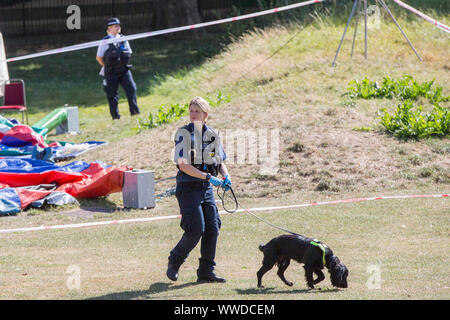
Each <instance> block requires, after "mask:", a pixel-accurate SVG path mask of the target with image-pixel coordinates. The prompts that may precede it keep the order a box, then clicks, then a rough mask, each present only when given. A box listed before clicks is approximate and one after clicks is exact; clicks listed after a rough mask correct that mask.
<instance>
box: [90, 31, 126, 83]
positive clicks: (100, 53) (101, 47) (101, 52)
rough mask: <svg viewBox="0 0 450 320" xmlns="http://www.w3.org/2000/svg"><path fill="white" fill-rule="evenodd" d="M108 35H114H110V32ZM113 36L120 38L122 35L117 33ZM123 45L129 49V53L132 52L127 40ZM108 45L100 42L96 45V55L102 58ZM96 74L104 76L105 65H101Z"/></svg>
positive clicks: (115, 43)
mask: <svg viewBox="0 0 450 320" xmlns="http://www.w3.org/2000/svg"><path fill="white" fill-rule="evenodd" d="M108 35H109V36H110V37H114V36H112V35H110V34H108ZM115 37H116V38H120V37H123V35H121V34H117V35H116V36H115ZM113 44H114V45H117V42H113ZM123 45H124V47H125V48H127V49H128V50H129V51H130V54H131V53H133V51H132V50H131V47H130V43H129V42H128V40H127V41H125V43H124V44H123ZM108 47H109V44H100V45H99V46H98V48H97V57H102V58H103V56H104V55H105V52H106V50H108ZM98 74H99V75H101V76H102V77H104V76H105V67H102V68H101V69H100V72H99V73H98Z"/></svg>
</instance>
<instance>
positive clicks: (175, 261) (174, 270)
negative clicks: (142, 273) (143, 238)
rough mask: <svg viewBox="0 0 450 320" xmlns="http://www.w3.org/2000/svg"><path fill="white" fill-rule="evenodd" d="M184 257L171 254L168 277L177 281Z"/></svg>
mask: <svg viewBox="0 0 450 320" xmlns="http://www.w3.org/2000/svg"><path fill="white" fill-rule="evenodd" d="M183 262H184V259H182V258H180V257H178V256H175V255H174V254H172V253H171V254H170V256H169V264H168V265H167V272H166V275H167V277H168V278H169V279H170V280H172V281H177V279H178V270H179V269H180V266H181V265H182V264H183Z"/></svg>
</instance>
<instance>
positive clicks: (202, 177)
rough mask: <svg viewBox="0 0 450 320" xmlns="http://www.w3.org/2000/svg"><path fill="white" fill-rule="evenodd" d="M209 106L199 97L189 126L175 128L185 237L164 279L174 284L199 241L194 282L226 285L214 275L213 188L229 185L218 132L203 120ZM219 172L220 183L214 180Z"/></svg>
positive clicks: (215, 218) (215, 223)
mask: <svg viewBox="0 0 450 320" xmlns="http://www.w3.org/2000/svg"><path fill="white" fill-rule="evenodd" d="M209 108H210V107H209V104H208V102H207V101H205V100H204V99H202V98H200V97H196V98H194V99H192V100H191V102H190V103H189V120H190V123H189V124H188V125H186V126H183V127H181V128H179V129H178V131H177V133H176V137H175V157H174V161H175V163H176V164H177V167H178V173H177V186H176V198H177V200H178V204H179V207H180V212H181V222H180V226H181V228H182V229H183V230H184V234H183V236H182V238H181V240H180V241H179V242H178V244H177V245H176V246H175V247H174V248H173V249H172V250H171V251H170V255H169V264H168V268H167V272H166V274H167V277H168V278H169V279H170V280H172V281H176V280H177V279H178V270H179V268H180V266H181V264H182V263H183V262H184V261H185V260H186V258H187V257H188V255H189V253H190V252H191V251H192V250H193V249H194V248H195V247H196V245H197V244H198V242H199V241H200V239H201V248H200V254H201V257H200V259H199V260H200V263H199V267H198V269H197V277H198V278H197V282H225V279H224V278H221V277H218V276H217V275H216V274H215V273H214V266H215V265H216V264H215V262H214V258H215V255H216V244H217V238H218V236H219V229H220V225H221V221H220V217H219V212H218V210H217V206H216V202H215V200H214V189H213V187H212V186H216V187H223V188H225V189H227V188H229V187H230V186H231V181H230V178H229V174H228V169H227V167H226V165H225V163H224V162H223V161H224V160H225V159H226V155H225V152H224V151H223V148H222V145H221V144H220V139H219V136H218V135H217V133H216V132H215V131H214V130H213V129H212V128H211V127H209V126H207V125H206V123H205V121H206V119H207V117H208V113H209ZM218 173H220V174H221V175H222V176H223V177H224V178H223V180H221V179H219V178H217V175H218Z"/></svg>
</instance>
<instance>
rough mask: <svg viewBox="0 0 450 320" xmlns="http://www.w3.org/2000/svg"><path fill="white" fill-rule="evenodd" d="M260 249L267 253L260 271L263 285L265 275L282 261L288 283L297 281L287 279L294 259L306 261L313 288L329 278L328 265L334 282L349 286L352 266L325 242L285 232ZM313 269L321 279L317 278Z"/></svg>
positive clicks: (282, 273) (341, 286) (280, 272)
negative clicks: (334, 252)
mask: <svg viewBox="0 0 450 320" xmlns="http://www.w3.org/2000/svg"><path fill="white" fill-rule="evenodd" d="M259 250H261V251H262V252H263V253H264V259H263V262H262V264H263V265H262V267H261V269H259V271H258V272H257V273H256V275H257V276H258V288H262V287H263V286H262V284H261V281H262V277H263V275H264V274H265V273H266V272H267V271H269V270H270V269H272V268H273V266H274V265H275V263H276V264H277V265H278V272H277V274H278V276H279V277H280V279H281V280H282V281H283V282H284V283H285V284H287V285H288V286H292V285H293V283H292V282H290V281H288V280H286V278H285V277H284V272H285V271H286V269H287V267H288V266H289V263H290V262H291V259H294V260H295V261H297V262H299V263H303V264H304V266H303V268H305V277H306V282H307V283H308V286H309V287H310V288H311V289H313V288H314V285H315V284H317V283H319V282H321V281H322V280H323V279H325V276H324V274H323V272H322V269H323V268H324V267H326V268H327V269H328V271H329V272H330V276H331V284H332V285H333V286H335V287H338V288H347V287H348V285H347V277H348V269H347V267H346V266H345V265H344V264H342V263H341V261H340V260H339V258H338V257H336V256H335V255H334V254H333V251H331V249H330V248H328V247H327V246H326V245H324V244H323V243H321V242H319V241H317V240H314V239H312V238H307V237H304V236H301V235H282V236H279V237H277V238H274V239H272V240H270V241H269V242H268V243H267V244H266V245H260V246H259ZM313 273H315V274H316V275H317V279H315V280H314V279H313Z"/></svg>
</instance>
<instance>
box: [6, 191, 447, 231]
mask: <svg viewBox="0 0 450 320" xmlns="http://www.w3.org/2000/svg"><path fill="white" fill-rule="evenodd" d="M448 197H449V194H431V195H429V194H424V195H404V196H381V197H371V198H354V199H344V200H331V201H323V202H313V203H303V204H294V205H288V206H278V207H263V208H251V209H239V210H236V211H235V212H236V213H240V212H248V211H253V212H255V211H274V210H285V209H293V208H304V207H314V206H323V205H330V204H342V203H354V202H363V201H374V200H389V199H417V198H448ZM219 214H221V215H224V214H227V212H226V211H219ZM177 218H178V219H179V218H181V215H172V216H160V217H148V218H135V219H124V220H112V221H99V222H87V223H76V224H63V225H53V226H40V227H30V228H17V229H3V230H0V234H2V233H15V232H29V231H41V230H57V229H73V228H84V227H94V226H106V225H119V224H126V223H138V222H150V221H158V220H169V219H177Z"/></svg>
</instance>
